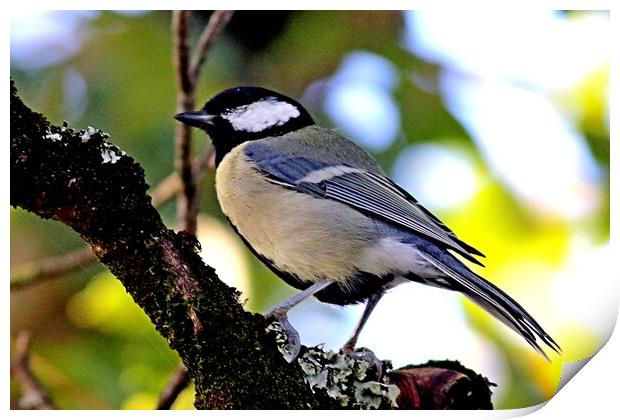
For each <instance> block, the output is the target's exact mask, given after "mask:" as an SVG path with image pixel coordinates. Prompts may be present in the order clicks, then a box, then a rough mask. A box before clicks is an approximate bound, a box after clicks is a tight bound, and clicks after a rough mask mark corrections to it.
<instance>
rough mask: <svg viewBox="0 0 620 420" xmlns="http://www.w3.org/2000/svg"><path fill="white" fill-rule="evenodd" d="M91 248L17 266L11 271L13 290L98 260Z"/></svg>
mask: <svg viewBox="0 0 620 420" xmlns="http://www.w3.org/2000/svg"><path fill="white" fill-rule="evenodd" d="M96 260H97V258H96V257H95V255H94V254H93V252H92V251H91V250H90V248H82V249H78V250H76V251H72V252H69V253H68V254H64V255H62V256H60V257H52V258H48V259H47V260H44V261H42V262H38V263H28V264H23V265H21V266H19V267H17V268H16V269H15V270H14V272H13V273H11V291H13V290H18V289H22V288H24V287H25V286H28V285H31V284H34V283H35V282H39V281H42V280H49V279H52V278H54V277H58V276H60V275H62V274H65V273H67V272H69V271H72V270H74V269H76V268H78V267H83V266H84V265H86V264H90V263H92V262H94V261H96Z"/></svg>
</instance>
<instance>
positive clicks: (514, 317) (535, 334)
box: [422, 253, 561, 360]
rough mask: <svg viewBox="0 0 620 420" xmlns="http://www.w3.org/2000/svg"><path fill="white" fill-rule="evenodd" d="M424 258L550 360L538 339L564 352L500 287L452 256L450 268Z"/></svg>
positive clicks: (448, 280) (458, 288)
mask: <svg viewBox="0 0 620 420" xmlns="http://www.w3.org/2000/svg"><path fill="white" fill-rule="evenodd" d="M422 255H423V256H424V258H426V259H427V260H428V262H429V263H431V264H432V265H433V266H435V267H436V268H437V269H438V270H439V271H441V272H443V273H444V274H445V275H446V277H444V279H445V280H446V281H447V282H448V283H449V284H450V285H451V287H450V288H451V289H453V290H456V291H459V292H461V293H463V294H464V295H465V296H467V297H468V298H469V299H470V300H472V301H473V302H474V303H476V304H477V305H478V306H480V307H481V308H482V309H484V310H485V311H487V312H488V313H490V314H491V315H493V316H494V317H495V318H497V319H499V320H500V321H502V322H503V323H504V324H506V325H507V326H508V327H510V328H512V329H513V330H514V331H516V332H517V333H518V334H519V335H520V336H521V337H523V338H524V339H525V341H527V342H528V343H529V345H530V346H532V347H533V348H534V349H535V350H536V351H537V352H539V353H540V354H541V355H543V356H544V357H545V358H546V359H547V360H550V359H549V357H548V356H547V354H546V353H545V352H544V351H543V349H542V348H541V346H540V345H539V343H538V339H540V340H541V341H542V342H543V343H544V344H546V345H547V346H548V347H549V348H551V349H552V350H553V351H555V352H556V353H558V354H559V353H560V352H561V348H560V346H559V345H558V344H557V343H556V342H555V341H554V340H553V338H551V336H550V335H549V334H547V333H546V332H545V330H544V329H543V328H542V327H541V326H540V324H538V322H536V320H535V319H534V317H532V316H531V315H530V314H529V313H527V311H526V310H525V309H524V308H523V307H522V306H521V305H519V303H518V302H517V301H515V300H514V299H513V298H511V297H510V296H508V295H507V294H506V293H504V292H503V291H502V290H500V289H499V288H498V287H497V286H495V285H493V284H491V283H489V282H488V281H487V280H485V279H483V278H482V277H480V276H478V275H477V274H475V273H474V272H472V271H471V270H469V269H468V268H467V267H466V266H465V265H463V264H462V263H461V262H460V261H458V260H457V259H456V258H454V257H452V256H451V255H450V257H449V258H450V260H451V261H450V262H451V263H450V264H446V263H445V262H443V261H440V260H438V259H436V258H434V257H433V256H431V255H429V254H427V253H422ZM452 260H453V261H454V263H452ZM443 287H446V286H445V285H444V286H443Z"/></svg>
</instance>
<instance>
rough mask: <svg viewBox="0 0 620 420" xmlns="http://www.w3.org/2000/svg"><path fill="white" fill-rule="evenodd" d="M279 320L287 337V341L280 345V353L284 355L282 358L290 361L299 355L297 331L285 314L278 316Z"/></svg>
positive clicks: (299, 344) (299, 341)
mask: <svg viewBox="0 0 620 420" xmlns="http://www.w3.org/2000/svg"><path fill="white" fill-rule="evenodd" d="M279 322H280V326H281V327H282V330H283V331H285V332H286V338H287V343H286V344H285V345H284V346H282V355H284V360H286V361H287V362H289V363H291V362H292V361H293V360H295V359H297V356H299V352H300V351H301V339H300V338H299V333H298V332H297V330H296V329H295V328H293V326H292V325H291V323H290V322H289V321H288V318H287V317H286V316H284V317H283V318H280V320H279Z"/></svg>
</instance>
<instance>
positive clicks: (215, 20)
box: [189, 10, 234, 87]
mask: <svg viewBox="0 0 620 420" xmlns="http://www.w3.org/2000/svg"><path fill="white" fill-rule="evenodd" d="M233 13H234V11H232V10H215V11H214V12H213V13H212V14H211V16H210V17H209V22H208V23H207V25H206V26H205V28H204V30H203V31H202V34H200V39H199V41H198V45H197V47H196V49H195V51H194V54H193V55H192V60H191V63H190V66H189V77H190V79H191V81H192V82H193V83H194V87H195V86H196V85H197V84H198V79H199V78H200V70H201V69H202V64H203V63H204V62H205V60H206V58H207V55H208V53H209V51H210V50H211V48H212V47H213V44H214V43H215V40H216V39H217V38H218V36H219V35H220V34H221V33H222V31H223V30H224V28H225V27H226V25H227V24H228V22H229V21H230V18H231V17H232V15H233Z"/></svg>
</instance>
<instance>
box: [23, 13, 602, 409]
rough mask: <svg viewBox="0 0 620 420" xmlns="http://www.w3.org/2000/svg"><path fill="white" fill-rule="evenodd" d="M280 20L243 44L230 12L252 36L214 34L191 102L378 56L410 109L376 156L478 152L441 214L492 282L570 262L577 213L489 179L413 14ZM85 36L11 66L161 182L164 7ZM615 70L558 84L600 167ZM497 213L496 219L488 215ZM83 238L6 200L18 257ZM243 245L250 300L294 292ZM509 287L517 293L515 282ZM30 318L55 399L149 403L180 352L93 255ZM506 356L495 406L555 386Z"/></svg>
mask: <svg viewBox="0 0 620 420" xmlns="http://www.w3.org/2000/svg"><path fill="white" fill-rule="evenodd" d="M59 13H61V12H59ZM252 13H253V12H243V18H244V19H246V20H249V21H252V20H253V19H254V20H256V19H260V15H256V14H255V15H253V14H252ZM254 13H258V12H254ZM260 13H267V12H260ZM262 16H265V15H262ZM205 19H206V15H204V14H203V15H200V16H197V17H195V19H194V20H193V23H194V27H193V28H192V35H191V36H192V40H193V41H195V40H196V39H197V37H198V34H199V33H200V30H201V25H203V24H204V21H205ZM278 21H279V23H280V26H279V27H278V28H279V30H274V31H272V32H273V34H272V36H273V37H272V38H271V39H267V40H264V42H263V43H262V44H261V45H246V44H243V43H242V40H243V39H248V37H250V38H251V37H252V33H251V29H249V28H248V26H247V25H245V26H240V25H235V24H234V21H233V23H232V24H231V28H237V29H236V30H238V31H242V30H243V31H250V33H249V34H248V33H245V34H243V35H244V36H245V38H244V36H240V34H235V33H233V32H228V33H226V34H225V36H224V37H223V38H222V39H221V40H220V41H219V42H218V43H217V44H216V45H215V48H214V49H213V50H212V52H211V54H210V56H209V58H208V60H207V63H206V65H205V67H204V69H203V72H202V74H203V76H202V78H201V81H200V84H199V89H198V94H197V98H198V102H201V101H203V100H206V99H207V98H209V97H210V96H211V95H212V94H214V93H216V92H218V91H220V90H222V89H224V88H227V87H230V86H234V85H241V84H252V85H264V86H267V87H270V88H272V89H274V90H278V91H282V92H285V93H287V94H288V95H290V96H292V97H301V95H302V93H303V92H304V91H305V90H306V89H307V88H308V86H310V85H312V84H313V83H315V82H317V81H324V80H325V79H326V78H329V77H330V76H332V75H333V74H334V73H335V72H336V70H337V69H338V66H339V65H340V63H341V62H342V59H343V57H345V56H346V55H347V54H348V53H349V52H351V51H358V50H361V51H370V52H373V53H375V54H378V55H379V56H382V57H384V58H385V59H387V60H389V62H390V63H391V64H392V65H393V66H394V68H395V69H396V72H397V83H396V86H395V88H394V90H393V99H394V101H395V103H396V104H397V106H398V108H399V110H400V120H401V122H402V125H401V129H400V135H399V136H398V138H397V139H396V140H395V141H394V142H393V143H392V144H391V145H390V146H389V147H388V148H387V149H386V150H384V151H382V152H381V153H379V154H378V155H377V157H378V159H379V160H380V162H381V163H382V164H383V165H384V166H385V167H386V169H389V168H391V167H392V165H393V163H394V160H395V159H396V158H397V157H398V156H399V154H400V152H401V151H402V150H403V149H404V148H405V147H408V146H410V145H412V144H416V143H420V142H435V143H437V144H442V143H444V144H449V145H451V146H455V147H459V148H463V149H464V150H466V151H467V153H468V154H469V155H471V156H473V159H474V162H475V165H476V171H477V172H478V175H479V177H480V179H481V180H482V181H481V184H482V187H481V188H480V189H479V190H478V191H477V193H476V194H475V196H474V197H473V198H472V199H471V200H469V202H468V203H466V204H465V205H463V206H460V207H459V208H454V209H449V210H447V211H444V212H442V213H441V214H438V216H440V217H441V218H442V219H443V220H445V222H446V223H447V224H448V225H449V226H451V227H452V228H453V229H454V230H455V231H456V232H458V234H459V236H461V237H463V238H471V240H472V242H473V243H475V244H476V247H478V248H480V249H483V250H485V251H486V253H487V256H489V257H490V258H488V261H487V269H486V271H485V276H487V277H488V278H492V279H493V280H494V281H495V282H497V283H498V284H509V283H510V284H512V283H511V282H513V281H515V282H518V285H515V288H516V290H517V292H518V293H523V296H528V295H527V293H526V292H524V291H523V289H524V288H527V287H540V286H536V285H534V284H533V283H531V282H535V281H540V279H533V278H531V279H528V278H519V279H516V280H515V278H514V277H516V275H515V276H511V275H508V274H506V273H507V271H510V270H511V269H512V268H514V267H516V265H514V264H513V263H514V262H515V261H517V262H524V261H526V262H527V261H539V262H544V264H545V265H546V266H549V267H556V268H557V267H561V266H562V264H563V263H564V262H565V258H566V255H567V252H568V248H569V242H570V237H571V234H572V232H574V231H575V230H578V229H582V230H583V229H584V226H583V225H579V224H578V225H574V224H571V223H570V222H567V221H565V220H562V219H559V218H558V219H550V218H548V217H546V218H541V217H539V216H537V215H536V214H534V213H533V212H532V211H531V209H529V208H527V207H525V206H524V205H523V204H522V203H521V202H519V199H518V198H516V197H515V196H513V195H512V193H511V192H510V190H509V189H507V187H506V186H505V185H504V184H503V183H502V182H501V181H500V180H498V179H496V178H495V176H494V175H493V174H492V173H491V172H490V171H489V169H488V168H487V166H486V164H485V162H484V160H483V158H482V157H481V154H480V150H478V149H477V147H476V146H475V143H474V142H473V141H472V139H471V138H470V137H469V135H468V133H467V131H466V130H465V129H464V128H463V127H462V126H461V124H460V123H459V122H458V121H457V119H456V118H455V117H454V116H453V115H452V114H451V113H450V112H449V111H448V110H447V108H446V106H445V104H444V100H443V98H442V96H441V95H440V93H439V88H438V86H439V78H440V75H441V72H442V69H441V66H440V65H438V64H436V63H431V62H427V61H425V60H423V59H422V58H420V57H417V56H415V55H414V54H412V53H411V52H409V51H407V50H405V49H404V48H403V46H402V42H401V38H402V34H403V25H404V23H403V18H402V16H401V14H400V13H398V12H348V11H331V12H293V13H289V14H283V15H281V16H280V17H278ZM83 35H84V42H83V44H82V46H81V48H80V49H79V52H78V53H77V54H75V55H74V56H72V57H71V58H69V59H67V60H66V61H63V62H61V63H59V64H57V65H53V66H49V67H44V68H42V69H40V70H37V71H28V70H23V69H20V68H18V67H15V66H12V68H11V76H12V77H13V78H14V80H15V83H16V86H17V88H18V90H19V93H20V95H21V97H22V98H23V99H24V101H25V103H26V104H28V105H29V106H30V107H31V108H32V109H34V110H36V111H38V112H42V113H43V114H45V115H46V116H47V117H48V118H49V119H50V120H51V121H52V122H54V123H56V124H59V123H62V121H63V120H64V119H66V118H67V115H76V116H77V117H76V118H75V119H74V120H72V121H69V123H70V124H71V125H72V126H75V127H78V128H83V127H86V126H88V125H90V126H93V127H96V128H100V129H102V130H104V131H106V132H108V133H110V134H111V136H112V141H113V142H114V143H115V144H117V145H119V147H121V148H122V149H123V150H125V151H127V153H128V154H129V155H131V156H133V157H134V158H135V159H136V160H137V161H138V162H140V164H141V165H142V166H143V168H144V170H145V174H146V179H147V182H148V183H149V184H150V185H151V186H155V185H157V183H158V182H159V181H160V180H162V179H163V178H164V177H166V176H167V175H168V174H169V173H170V172H171V171H172V170H173V159H172V157H173V152H174V146H173V133H174V127H175V122H174V120H173V119H172V116H173V114H174V113H175V103H176V88H175V78H174V69H173V65H172V58H171V56H172V52H171V36H170V13H169V12H153V13H147V14H143V15H138V16H127V15H120V14H116V13H113V12H102V13H100V14H98V15H97V16H96V17H95V18H94V19H92V20H90V21H88V22H87V23H86V24H85V28H84V31H83ZM76 73H77V74H79V75H80V77H82V78H83V81H84V83H85V86H86V90H85V92H84V94H85V101H84V104H85V105H84V107H83V108H80V109H78V110H77V111H76V110H75V109H72V108H71V107H70V106H69V105H67V104H68V103H70V101H69V102H68V101H67V96H70V95H71V89H72V87H71V84H69V83H68V82H67V80H70V79H71V77H69V76H71V75H73V74H76ZM608 80H609V68H608V66H605V67H603V68H601V69H600V70H599V71H596V72H595V73H593V74H591V75H590V76H588V78H586V79H585V80H583V81H582V83H581V84H580V85H578V86H575V87H574V89H571V90H570V91H569V92H560V93H559V94H558V103H561V104H562V105H563V106H564V107H565V112H566V113H568V114H570V115H571V121H572V122H573V124H574V125H575V127H577V128H578V130H579V131H581V132H582V133H583V134H584V135H585V137H586V139H587V141H588V146H589V148H590V151H591V153H592V154H593V155H594V156H595V157H596V159H597V161H598V163H599V165H600V166H601V168H602V170H603V171H608V168H609V129H608V126H607V123H606V121H605V118H606V115H607V114H606V112H607V111H606V109H607V108H606V107H607V105H606V104H607V102H606V97H605V92H606V90H607V86H608ZM322 94H324V92H323V93H321V92H319V95H318V98H317V97H315V96H312V95H310V96H309V97H308V100H309V102H308V107H309V108H310V110H311V112H312V113H313V114H315V115H317V117H318V119H319V121H321V122H322V123H324V124H325V125H333V123H332V122H331V121H330V119H329V116H328V115H327V114H326V113H325V112H324V111H323V109H322V107H321V95H322ZM194 144H195V147H194V149H195V153H196V154H197V155H198V154H199V153H201V152H202V151H203V150H204V148H205V147H206V141H205V138H204V136H202V135H197V136H196V141H195V142H194ZM213 181H214V178H213V173H212V171H211V172H210V173H208V174H207V176H206V177H205V179H204V182H203V183H202V185H201V194H202V198H201V211H202V212H204V213H207V214H210V215H214V216H216V217H218V218H219V219H220V220H221V221H222V222H224V218H223V217H222V215H221V213H220V210H219V206H218V204H217V200H216V197H215V191H214V186H213ZM603 183H604V184H605V185H603V186H602V192H603V198H602V204H601V205H600V208H599V209H598V210H597V212H596V215H595V216H594V217H592V218H590V219H588V221H587V223H586V226H585V229H587V231H588V232H590V235H591V236H592V237H594V238H596V241H597V242H598V243H604V242H606V241H607V240H608V237H609V205H608V203H609V185H608V178H607V177H606V176H604V177H603ZM160 211H161V214H162V217H163V218H164V221H165V222H166V223H167V224H168V225H169V226H172V225H173V223H174V213H175V205H174V203H169V204H166V205H164V206H163V207H162V208H161V209H160ZM490 221H493V223H492V226H493V228H492V229H489V228H487V226H489V224H490V223H491V222H490ZM506 238H510V240H509V241H506ZM82 246H83V245H82V242H81V240H80V238H79V237H78V236H77V234H75V233H74V232H72V231H71V230H69V229H67V228H65V227H64V226H62V225H60V224H59V223H56V222H50V221H43V220H40V219H38V218H37V217H35V216H33V215H31V214H26V213H25V212H23V211H20V210H12V212H11V264H12V267H17V266H19V265H20V264H23V263H26V262H32V261H38V260H41V259H43V258H45V257H49V256H53V255H62V254H63V253H66V252H68V251H70V250H73V249H78V248H80V247H82ZM246 259H247V262H248V264H249V267H250V272H251V278H250V279H249V280H250V282H251V284H256V285H260V287H251V290H252V294H251V296H249V301H248V307H249V308H250V309H251V310H256V311H262V310H265V309H267V308H268V307H269V306H270V305H272V304H274V303H276V302H277V301H279V300H281V299H282V298H284V297H286V296H287V295H288V294H290V288H288V287H287V286H284V285H283V284H282V282H281V281H279V280H278V279H276V278H275V277H274V276H273V275H272V274H271V273H270V272H269V271H268V270H267V269H266V268H265V267H263V266H262V265H260V263H258V262H257V261H256V260H255V259H254V258H253V257H252V256H251V255H250V254H249V252H246ZM511 264H513V265H511ZM507 267H508V268H507ZM511 267H512V268H511ZM511 290H515V289H511ZM515 297H516V298H517V300H519V296H515ZM541 299H543V298H541ZM464 308H465V311H466V314H467V317H468V319H469V321H470V323H471V325H472V327H473V328H476V329H477V330H479V331H480V333H481V334H482V335H484V336H486V338H487V340H489V341H491V342H493V343H494V345H495V346H496V347H497V348H498V349H499V351H500V352H506V353H507V352H511V351H514V349H513V348H512V347H511V346H510V343H511V342H510V341H506V338H505V336H504V335H503V334H502V333H501V332H500V330H501V329H502V328H504V327H503V326H501V325H497V323H494V321H489V317H488V316H486V315H483V314H482V313H481V312H480V311H479V310H478V309H477V308H475V307H474V306H473V305H469V304H468V305H465V306H464ZM24 329H27V330H30V331H32V332H33V333H34V348H33V369H34V370H35V372H36V373H37V375H39V377H40V378H41V380H42V381H43V382H44V383H45V384H46V385H47V386H48V387H49V388H50V390H51V393H52V396H53V398H54V400H55V401H56V403H57V404H58V406H60V407H61V408H67V409H88V408H90V409H93V408H97V409H98V408H151V407H153V406H154V405H155V403H156V401H157V396H158V394H159V392H160V391H161V390H162V388H163V387H164V384H165V383H166V381H167V379H168V377H169V375H170V374H171V373H172V372H173V371H174V370H175V368H176V366H177V364H178V363H179V360H178V357H177V356H176V354H175V353H174V352H172V351H171V350H170V349H169V348H168V346H167V345H166V343H165V341H164V340H163V339H162V338H161V337H160V336H159V335H158V334H157V333H156V332H155V330H154V328H153V327H152V325H151V324H150V322H149V321H148V319H147V318H146V316H145V315H144V314H143V313H142V311H141V310H140V309H139V308H138V307H137V306H136V305H135V304H134V303H133V302H132V301H131V299H130V298H129V297H128V295H127V294H126V293H125V292H124V290H123V288H122V286H121V285H120V283H119V282H117V281H116V280H115V279H114V278H113V277H112V276H111V275H110V274H109V273H108V272H107V271H106V270H105V268H104V267H103V266H101V265H100V264H96V265H92V266H88V267H82V269H80V270H79V271H78V272H77V273H74V274H70V275H67V276H64V277H62V278H60V279H56V280H54V281H48V282H45V283H42V284H38V285H34V286H32V287H29V288H26V289H21V290H19V291H15V292H12V293H11V333H12V335H13V334H16V333H17V332H19V331H20V330H24ZM573 334H577V335H578V336H579V337H580V339H579V346H581V347H582V348H581V350H579V351H572V352H571V351H570V348H571V345H569V346H568V347H569V351H568V353H569V354H570V355H571V357H575V358H578V357H582V356H583V355H584V354H586V353H587V352H588V351H591V350H592V349H593V348H596V346H597V345H598V343H599V341H600V338H599V337H597V336H596V335H595V334H594V333H592V332H589V330H588V329H587V327H586V326H584V327H581V328H579V329H577V330H575V329H569V331H565V334H564V335H563V337H561V338H560V339H558V340H559V341H560V342H562V344H563V346H564V347H566V344H565V343H566V342H567V341H569V342H570V340H572V337H573ZM556 338H557V337H556ZM562 338H563V340H562ZM412 358H415V355H412ZM506 360H507V363H508V366H507V370H508V375H507V376H508V379H507V380H506V381H505V383H503V384H502V389H501V392H499V394H500V395H499V398H498V399H496V400H495V404H496V407H498V408H515V407H523V406H527V405H532V404H536V403H538V402H541V401H543V400H544V399H546V398H549V397H550V396H551V395H552V394H553V392H554V390H555V386H556V385H557V380H558V378H559V373H560V370H559V369H560V368H559V366H558V363H554V364H553V365H549V364H546V362H544V361H542V362H541V358H539V357H538V356H536V355H532V354H531V352H529V350H528V351H523V352H522V354H519V357H511V358H507V359H506ZM516 360H518V362H516ZM412 362H414V360H412ZM491 380H493V378H491ZM18 397H19V386H18V385H17V384H15V383H13V382H12V386H11V402H12V406H13V407H16V401H17V399H18ZM191 407H192V392H191V390H188V391H185V392H184V394H183V395H182V398H180V400H179V401H178V402H177V404H176V405H175V408H191Z"/></svg>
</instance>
